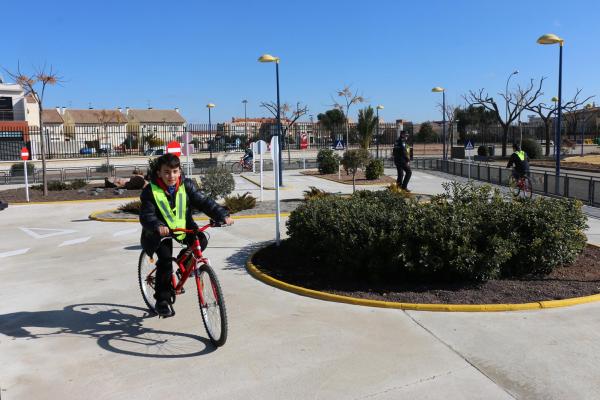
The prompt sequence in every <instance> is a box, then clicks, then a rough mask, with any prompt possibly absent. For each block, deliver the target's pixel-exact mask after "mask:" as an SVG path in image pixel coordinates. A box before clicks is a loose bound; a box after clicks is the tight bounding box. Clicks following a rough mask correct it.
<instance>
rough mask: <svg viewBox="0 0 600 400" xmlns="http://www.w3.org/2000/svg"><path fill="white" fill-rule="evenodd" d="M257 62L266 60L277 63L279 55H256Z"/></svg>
mask: <svg viewBox="0 0 600 400" xmlns="http://www.w3.org/2000/svg"><path fill="white" fill-rule="evenodd" d="M258 62H262V63H267V62H274V63H279V57H274V56H272V55H270V54H263V55H262V56H260V57H258Z"/></svg>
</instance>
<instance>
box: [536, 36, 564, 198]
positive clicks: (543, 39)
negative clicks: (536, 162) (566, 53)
mask: <svg viewBox="0 0 600 400" xmlns="http://www.w3.org/2000/svg"><path fill="white" fill-rule="evenodd" d="M564 42H565V41H564V40H563V39H561V38H559V37H558V36H556V35H555V34H553V33H547V34H545V35H542V36H540V37H539V38H538V40H537V43H538V44H558V45H559V49H560V50H559V55H558V108H557V112H558V116H557V121H556V133H555V134H554V156H555V157H556V178H555V181H556V185H555V191H556V194H557V195H558V188H559V177H560V119H561V114H562V110H561V100H562V54H563V44H564Z"/></svg>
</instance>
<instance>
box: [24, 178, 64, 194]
mask: <svg viewBox="0 0 600 400" xmlns="http://www.w3.org/2000/svg"><path fill="white" fill-rule="evenodd" d="M47 186H48V191H49V192H58V191H61V190H68V189H69V184H68V183H65V182H61V181H49V182H48V183H47ZM31 189H33V190H44V185H43V184H39V185H32V186H31Z"/></svg>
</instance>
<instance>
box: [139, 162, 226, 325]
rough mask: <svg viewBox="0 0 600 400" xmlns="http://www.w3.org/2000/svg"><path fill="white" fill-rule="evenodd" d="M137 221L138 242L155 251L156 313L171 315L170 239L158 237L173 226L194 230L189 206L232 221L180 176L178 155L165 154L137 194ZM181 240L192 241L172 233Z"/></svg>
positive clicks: (149, 251)
mask: <svg viewBox="0 0 600 400" xmlns="http://www.w3.org/2000/svg"><path fill="white" fill-rule="evenodd" d="M140 200H141V202H142V205H141V208H140V223H141V224H142V237H141V245H142V248H143V249H144V251H145V252H146V253H147V254H148V255H149V256H150V257H152V255H153V254H154V253H156V255H157V257H158V261H157V262H156V287H155V294H154V298H155V299H156V306H155V309H156V312H157V313H158V315H160V316H163V317H164V316H170V314H171V308H170V307H169V305H170V303H171V300H172V298H173V287H172V283H171V274H172V257H173V241H172V240H170V239H167V240H161V237H165V236H169V235H170V234H171V230H173V229H175V228H187V229H196V228H197V227H198V225H196V223H195V222H194V220H193V218H192V207H193V208H196V209H198V210H200V211H202V212H204V213H205V214H207V215H208V216H209V217H210V218H211V219H213V220H215V221H217V222H218V223H223V224H227V225H230V224H233V219H231V217H230V216H229V213H228V212H227V210H226V209H224V208H223V207H221V206H220V205H218V204H217V203H216V202H215V201H214V200H213V199H211V198H209V197H206V196H205V195H204V194H203V193H202V192H200V191H199V190H198V188H197V187H196V185H195V183H194V182H193V181H191V180H190V179H188V178H183V176H182V175H181V166H180V162H179V158H178V157H177V156H175V155H173V154H164V155H162V156H160V157H159V158H158V159H157V161H156V167H155V169H154V170H153V171H152V176H151V182H150V184H149V185H146V187H145V188H144V190H143V191H142V194H141V195H140ZM188 203H189V204H191V207H189V206H187V205H188ZM173 236H174V238H175V240H177V241H180V242H183V241H185V242H187V243H190V242H193V240H194V238H193V237H187V235H186V234H185V233H179V234H174V235H173ZM198 239H199V241H200V245H201V247H202V250H204V249H205V248H206V246H207V245H208V240H207V239H206V236H204V234H203V233H201V232H200V233H198Z"/></svg>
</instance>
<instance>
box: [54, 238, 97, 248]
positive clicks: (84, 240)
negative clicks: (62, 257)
mask: <svg viewBox="0 0 600 400" xmlns="http://www.w3.org/2000/svg"><path fill="white" fill-rule="evenodd" d="M91 238H92V237H91V236H88V237H84V238H79V239H73V240H65V241H64V242H62V243H61V244H59V245H58V247H63V246H70V245H72V244H78V243H83V242H87V241H88V240H90V239H91Z"/></svg>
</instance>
